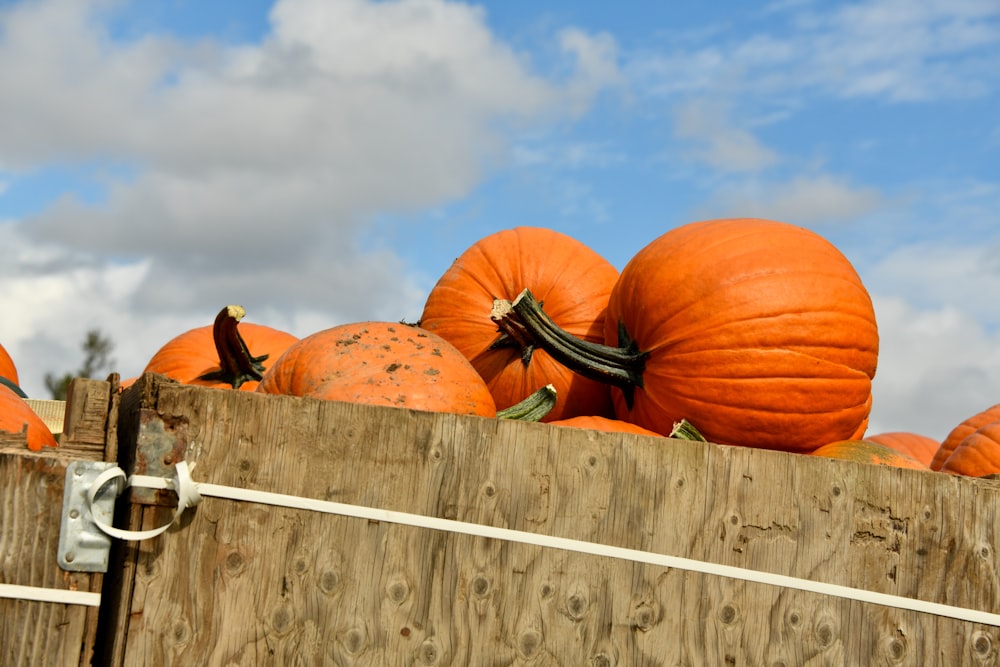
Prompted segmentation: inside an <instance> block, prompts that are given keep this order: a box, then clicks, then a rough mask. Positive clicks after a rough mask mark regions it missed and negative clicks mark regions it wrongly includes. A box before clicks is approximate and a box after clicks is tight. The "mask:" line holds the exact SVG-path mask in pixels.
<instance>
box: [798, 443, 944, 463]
mask: <svg viewBox="0 0 1000 667" xmlns="http://www.w3.org/2000/svg"><path fill="white" fill-rule="evenodd" d="M812 456H825V457H827V458H831V459H841V460H844V461H854V462H855V463H873V464H878V465H887V466H895V467H897V468H911V469H913V470H927V469H928V468H927V466H926V465H925V464H923V463H921V462H920V461H918V460H917V459H915V458H913V457H912V456H910V455H909V454H904V453H903V452H901V451H899V450H896V449H893V448H892V447H890V446H889V445H884V444H882V443H880V442H873V441H871V440H838V441H836V442H831V443H827V444H825V445H822V446H821V447H818V448H816V449H815V450H813V452H812Z"/></svg>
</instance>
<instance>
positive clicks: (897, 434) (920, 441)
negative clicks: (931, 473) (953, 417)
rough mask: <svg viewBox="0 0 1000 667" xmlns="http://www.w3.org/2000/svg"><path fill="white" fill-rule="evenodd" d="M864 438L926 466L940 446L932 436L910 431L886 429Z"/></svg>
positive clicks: (928, 465)
mask: <svg viewBox="0 0 1000 667" xmlns="http://www.w3.org/2000/svg"><path fill="white" fill-rule="evenodd" d="M864 439H865V440H870V441H871V442H877V443H879V444H882V445H886V446H887V447H891V448H893V449H895V450H896V451H898V452H902V453H903V454H906V455H907V456H912V457H913V458H915V459H916V460H918V461H920V462H921V463H923V464H924V465H926V466H927V467H930V465H931V461H932V460H934V454H935V453H937V451H938V449H939V448H940V447H941V443H940V442H938V441H937V440H935V439H934V438H931V437H929V436H926V435H921V434H920V433H912V432H910V431H886V432H884V433H876V434H875V435H866V436H864Z"/></svg>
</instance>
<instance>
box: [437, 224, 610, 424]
mask: <svg viewBox="0 0 1000 667" xmlns="http://www.w3.org/2000/svg"><path fill="white" fill-rule="evenodd" d="M617 279H618V270H617V269H616V268H615V267H614V266H613V265H612V264H611V263H610V262H608V261H607V260H606V259H605V258H604V257H602V256H600V255H599V254H598V253H597V252H595V251H594V250H592V249H591V248H589V247H588V246H586V245H584V244H583V243H581V242H579V241H577V240H576V239H574V238H572V237H570V236H568V235H566V234H563V233H560V232H557V231H555V230H552V229H545V228H542V227H515V228H513V229H506V230H502V231H500V232H497V233H494V234H490V235H489V236H486V237H484V238H482V239H480V240H479V241H477V242H476V243H474V244H473V245H472V246H470V247H469V248H468V249H467V250H466V251H465V252H463V253H462V254H461V255H460V256H459V257H458V259H456V260H455V262H454V263H453V264H452V265H451V267H450V268H449V269H448V270H447V271H446V272H445V273H444V274H443V275H442V276H441V278H440V279H439V280H438V281H437V284H435V285H434V287H433V288H432V289H431V291H430V293H429V294H428V296H427V301H426V302H425V304H424V309H423V313H422V314H421V316H420V325H421V326H422V327H424V328H425V329H427V330H428V331H432V332H434V333H435V334H437V335H439V336H441V337H442V338H444V339H445V340H447V341H448V342H450V343H451V344H452V345H454V346H455V347H456V348H458V349H459V350H460V351H461V352H462V354H464V355H465V356H466V358H468V359H469V360H470V361H471V362H472V365H473V366H474V367H475V369H476V370H477V371H478V372H479V374H480V375H481V376H482V377H483V379H484V380H485V381H486V384H487V385H488V386H489V388H490V391H491V393H492V394H493V398H494V400H495V401H496V404H497V407H498V408H500V409H503V408H506V407H508V406H510V405H514V404H516V403H517V402H518V401H520V400H522V399H523V398H524V397H525V396H527V395H528V394H530V393H531V392H532V391H534V390H536V389H537V388H538V387H540V386H544V385H546V384H551V385H553V386H554V387H555V390H556V393H557V396H558V398H557V400H556V405H555V407H554V408H553V409H552V410H551V412H549V414H548V415H546V417H545V418H544V419H543V420H542V421H553V420H557V419H562V418H565V417H570V416H573V415H585V414H600V415H605V416H609V417H610V416H612V415H613V411H614V409H613V407H612V404H611V393H610V390H609V388H608V386H607V385H606V384H604V383H603V382H598V381H596V380H591V379H589V378H586V377H583V376H581V375H578V374H576V373H573V372H572V371H571V370H569V369H568V368H566V367H565V366H564V365H562V364H561V363H559V362H558V361H556V360H555V359H553V358H552V356H551V355H550V354H549V353H548V352H547V351H545V350H544V349H540V348H539V347H538V346H537V344H536V342H535V341H534V340H532V339H531V337H530V336H527V335H525V333H524V332H523V330H521V329H519V328H517V327H516V326H511V325H510V324H509V321H495V320H494V319H493V318H492V310H493V306H494V302H495V300H497V299H505V300H510V299H513V298H514V297H516V296H517V295H518V294H519V293H520V292H521V291H522V290H523V289H525V288H530V289H531V291H532V293H533V294H535V295H536V297H537V298H538V299H539V300H541V301H542V302H544V304H545V309H546V312H548V313H549V315H550V317H552V319H553V320H555V321H556V322H557V323H558V324H559V326H561V327H563V328H564V329H565V330H566V331H568V332H570V333H571V334H572V335H574V336H579V337H581V338H582V339H584V340H588V341H594V342H602V341H603V337H604V315H605V311H606V308H607V301H608V295H609V294H610V293H611V288H612V287H613V286H614V283H615V281H616V280H617Z"/></svg>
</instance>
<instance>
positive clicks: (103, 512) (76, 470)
mask: <svg viewBox="0 0 1000 667" xmlns="http://www.w3.org/2000/svg"><path fill="white" fill-rule="evenodd" d="M114 466H115V464H114V463H108V462H105V461H73V462H72V463H70V464H69V465H68V466H66V484H65V486H64V487H63V507H62V520H61V521H60V524H59V552H58V554H57V561H58V563H59V567H61V568H62V569H64V570H68V571H70V572H107V571H108V560H109V558H110V550H111V536H110V535H108V534H106V533H105V532H104V531H102V530H101V529H100V528H98V527H97V524H96V523H95V522H94V517H95V516H96V517H97V518H98V519H99V520H100V521H102V522H104V523H106V524H108V525H111V523H112V520H113V518H114V514H115V500H116V498H117V489H116V488H115V485H114V484H107V485H106V486H105V487H104V488H103V489H100V490H99V491H98V492H97V494H96V495H95V496H94V503H93V505H90V504H89V503H88V502H87V494H88V493H89V492H90V487H91V486H92V485H93V483H94V480H95V479H96V478H97V476H98V475H100V474H101V473H103V472H104V471H105V470H108V469H109V468H113V467H114Z"/></svg>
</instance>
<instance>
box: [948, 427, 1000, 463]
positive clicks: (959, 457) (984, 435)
mask: <svg viewBox="0 0 1000 667" xmlns="http://www.w3.org/2000/svg"><path fill="white" fill-rule="evenodd" d="M941 472H946V473H950V474H953V475H968V476H969V477H983V476H985V475H996V474H1000V419H998V420H995V421H991V422H989V423H987V424H983V425H982V426H980V427H979V428H977V429H976V430H975V431H973V432H972V433H970V434H969V435H967V436H965V438H963V439H962V441H961V442H960V443H958V445H956V446H955V449H954V451H952V453H951V455H949V456H948V458H947V459H945V461H944V463H943V464H941Z"/></svg>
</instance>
